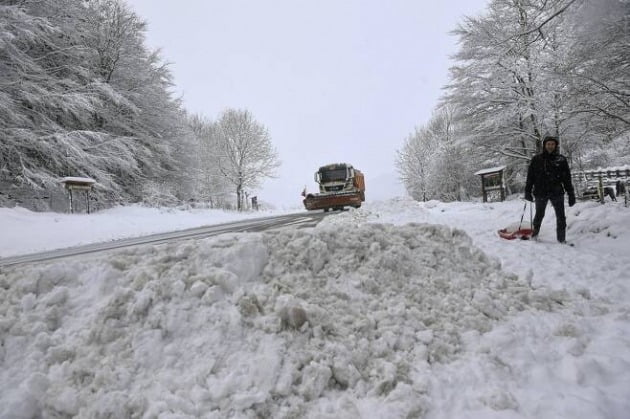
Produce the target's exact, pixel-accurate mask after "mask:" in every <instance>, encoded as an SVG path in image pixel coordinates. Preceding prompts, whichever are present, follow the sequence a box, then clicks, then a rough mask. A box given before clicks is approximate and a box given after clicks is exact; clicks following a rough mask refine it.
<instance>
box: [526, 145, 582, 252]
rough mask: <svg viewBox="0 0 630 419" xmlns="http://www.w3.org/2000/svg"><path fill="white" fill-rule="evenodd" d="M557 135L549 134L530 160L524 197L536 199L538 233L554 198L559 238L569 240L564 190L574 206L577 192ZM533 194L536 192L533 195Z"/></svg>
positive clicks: (535, 228) (562, 241)
mask: <svg viewBox="0 0 630 419" xmlns="http://www.w3.org/2000/svg"><path fill="white" fill-rule="evenodd" d="M558 145H559V141H558V137H555V136H552V135H546V136H545V138H544V139H543V151H542V153H540V154H537V155H535V156H534V157H533V158H532V160H531V162H530V163H529V169H528V170H527V182H526V184H525V199H526V200H528V201H534V198H535V201H536V215H535V216H534V225H533V228H534V232H533V234H532V237H536V236H538V233H539V232H540V225H541V224H542V220H543V217H544V216H545V209H546V207H547V201H551V205H552V206H553V209H554V211H555V212H556V238H557V239H558V241H559V242H560V243H566V229H567V218H566V216H565V214H564V193H565V192H566V193H567V194H568V195H569V206H570V207H572V206H573V205H575V192H574V190H573V185H572V184H571V171H570V170H569V163H568V162H567V159H566V157H564V156H563V155H562V154H560V153H559V152H558ZM532 193H533V195H532Z"/></svg>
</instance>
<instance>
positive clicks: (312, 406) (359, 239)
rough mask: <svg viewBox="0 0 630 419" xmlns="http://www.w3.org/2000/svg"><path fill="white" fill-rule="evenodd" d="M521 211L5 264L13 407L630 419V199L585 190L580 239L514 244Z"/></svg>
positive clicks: (366, 217)
mask: <svg viewBox="0 0 630 419" xmlns="http://www.w3.org/2000/svg"><path fill="white" fill-rule="evenodd" d="M521 210H522V203H521V202H518V201H513V202H504V203H496V204H479V203H477V204H475V203H454V204H443V203H438V202H429V203H417V202H413V201H410V200H398V201H388V202H384V203H380V204H379V203H375V204H371V205H366V206H365V207H364V208H362V209H359V210H351V211H347V212H344V213H341V214H336V215H335V216H334V217H327V218H326V219H325V221H323V222H322V223H320V225H319V226H318V227H316V228H314V229H292V228H283V229H280V230H277V231H271V232H266V233H256V234H233V235H223V236H218V237H213V238H208V239H204V240H194V241H188V242H183V243H176V244H167V245H160V246H139V247H135V248H132V249H127V250H121V251H116V252H112V254H111V256H98V255H94V256H91V257H89V258H88V259H84V260H81V261H74V260H72V259H67V260H63V261H59V262H54V263H46V264H36V265H28V266H22V267H12V268H10V269H3V270H2V271H0V301H2V304H1V305H0V336H2V346H0V360H1V364H0V383H2V384H1V386H0V406H2V407H0V417H2V418H9V417H11V418H13V417H38V416H64V415H66V416H73V415H76V416H79V417H106V416H110V417H130V416H143V417H173V418H174V417H178V418H184V417H208V418H214V417H216V418H219V417H221V418H223V417H239V418H241V417H257V416H258V417H260V416H262V417H279V418H283V417H284V418H289V417H312V418H336V417H348V418H398V417H401V418H402V417H427V418H443V417H467V418H493V417H496V418H530V417H537V418H622V417H624V415H625V414H626V412H627V411H629V410H630V402H629V401H628V400H630V391H629V390H628V389H630V378H629V377H630V350H629V349H630V343H629V342H628V340H627V336H630V334H629V333H630V310H629V309H628V306H627V301H628V297H629V296H630V293H629V292H628V285H627V284H626V283H627V272H629V271H628V269H629V268H630V257H629V256H628V255H627V254H625V255H624V254H623V252H620V251H618V250H617V248H618V247H621V248H622V249H623V248H624V246H627V245H628V244H629V243H630V234H628V228H629V227H628V221H630V218H629V215H628V213H630V211H628V209H627V208H623V207H620V206H617V207H608V208H603V207H602V206H601V205H598V206H593V205H591V204H588V203H579V204H578V205H576V207H574V208H572V209H570V210H569V226H570V227H569V237H570V238H571V239H572V240H574V242H575V243H576V246H575V247H568V246H561V245H558V244H556V243H554V242H553V240H552V239H553V224H552V223H553V216H552V214H550V216H548V219H547V220H546V224H545V225H544V226H543V233H542V238H543V242H541V243H532V242H521V241H504V240H501V239H499V238H498V236H496V230H497V229H499V228H502V227H504V226H505V224H506V223H511V222H513V219H514V217H520V211H521ZM604 211H606V212H604ZM604 214H605V215H606V216H607V218H604ZM589 220H590V221H589ZM606 220H608V221H606ZM427 223H428V224H427ZM549 223H551V224H549ZM440 224H441V225H440ZM593 226H594V227H593ZM609 232H614V236H613V235H611V234H608V233H609ZM613 244H614V245H613ZM602 248H603V249H605V250H604V251H602V250H599V249H602ZM625 249H628V247H625ZM596 261H603V262H605V263H610V266H606V268H605V270H604V271H602V268H601V265H600V264H597V263H595V262H596ZM2 409H4V410H2Z"/></svg>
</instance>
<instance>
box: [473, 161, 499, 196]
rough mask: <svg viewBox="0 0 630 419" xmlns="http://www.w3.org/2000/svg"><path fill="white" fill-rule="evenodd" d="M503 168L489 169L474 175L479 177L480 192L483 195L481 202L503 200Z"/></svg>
mask: <svg viewBox="0 0 630 419" xmlns="http://www.w3.org/2000/svg"><path fill="white" fill-rule="evenodd" d="M504 171H505V166H497V167H490V168H487V169H481V170H479V171H478V172H475V175H479V176H481V192H482V193H483V202H488V198H491V201H493V200H495V199H492V198H498V200H500V201H504V200H505V176H504Z"/></svg>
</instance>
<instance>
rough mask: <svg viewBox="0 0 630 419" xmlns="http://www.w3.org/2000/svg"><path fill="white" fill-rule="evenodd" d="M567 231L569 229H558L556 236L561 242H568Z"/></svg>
mask: <svg viewBox="0 0 630 419" xmlns="http://www.w3.org/2000/svg"><path fill="white" fill-rule="evenodd" d="M566 232H567V231H566V229H564V228H559V229H557V230H556V237H557V238H558V241H559V242H560V243H566V242H567V240H566Z"/></svg>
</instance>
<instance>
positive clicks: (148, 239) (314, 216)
mask: <svg viewBox="0 0 630 419" xmlns="http://www.w3.org/2000/svg"><path fill="white" fill-rule="evenodd" d="M326 215H327V214H326V213H324V212H319V211H318V212H313V213H305V212H302V213H296V214H285V215H279V216H274V217H264V218H254V219H248V220H242V221H234V222H230V223H224V224H216V225H209V226H204V227H196V228H190V229H187V230H179V231H172V232H169V233H159V234H152V235H150V236H143V237H134V238H128V239H121V240H115V241H110V242H105V243H92V244H87V245H84V246H77V247H70V248H66V249H57V250H50V251H46V252H40V253H32V254H27V255H19V256H11V257H6V258H0V267H3V266H10V265H17V264H23V263H34V262H42V261H47V260H52V259H60V258H66V257H71V256H78V255H85V254H89V253H96V252H103V251H106V250H112V249H120V248H123V247H130V246H138V245H142V244H162V243H167V242H172V241H177V240H189V239H199V238H204V237H210V236H216V235H218V234H224V233H236V232H254V231H264V230H269V229H273V228H280V227H287V226H294V227H298V228H300V227H314V226H315V225H317V223H319V222H320V221H321V220H322V218H324V217H325V216H326Z"/></svg>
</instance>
